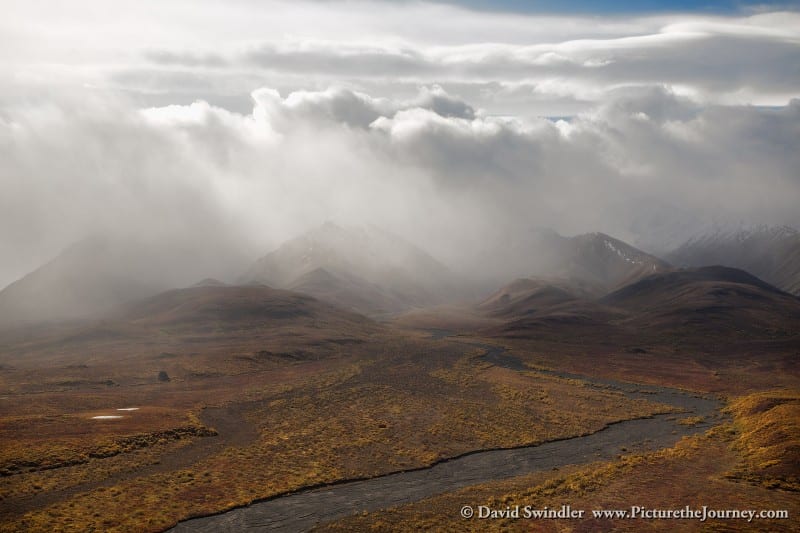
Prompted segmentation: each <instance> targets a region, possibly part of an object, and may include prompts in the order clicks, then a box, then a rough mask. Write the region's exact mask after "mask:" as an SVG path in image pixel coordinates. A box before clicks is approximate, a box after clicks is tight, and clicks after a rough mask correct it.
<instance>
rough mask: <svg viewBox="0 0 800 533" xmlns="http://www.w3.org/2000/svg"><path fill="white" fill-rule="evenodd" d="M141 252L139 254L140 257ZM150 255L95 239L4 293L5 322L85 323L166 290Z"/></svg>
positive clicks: (1, 315)
mask: <svg viewBox="0 0 800 533" xmlns="http://www.w3.org/2000/svg"><path fill="white" fill-rule="evenodd" d="M137 252H138V253H137ZM148 255H149V254H147V253H141V250H137V251H136V252H134V251H133V250H131V249H124V248H120V247H118V246H115V244H114V243H112V242H111V241H109V240H106V239H102V238H91V239H86V240H84V241H81V242H78V243H76V244H74V245H72V246H70V247H69V248H67V249H66V250H64V251H63V252H62V253H61V254H59V255H58V256H57V257H56V258H55V259H53V260H52V261H50V262H49V263H47V264H45V265H43V266H42V267H40V268H38V269H36V270H34V271H33V272H31V273H30V274H27V275H26V276H24V277H23V278H21V279H19V280H17V281H15V282H14V283H12V284H11V285H9V286H8V287H6V288H5V289H3V290H2V291H0V323H2V324H26V323H32V322H39V321H44V322H50V321H60V320H69V319H81V318H86V317H90V316H98V315H101V314H103V313H106V312H108V311H110V310H111V309H113V308H114V307H116V306H117V305H119V304H121V303H123V302H126V301H131V300H134V299H137V298H142V297H144V296H148V295H150V294H154V293H156V292H158V291H159V290H163V289H165V288H166V286H165V284H164V281H162V280H159V276H158V275H157V272H155V271H154V270H157V269H152V268H150V266H149V265H146V264H145V261H146V258H147V257H148Z"/></svg>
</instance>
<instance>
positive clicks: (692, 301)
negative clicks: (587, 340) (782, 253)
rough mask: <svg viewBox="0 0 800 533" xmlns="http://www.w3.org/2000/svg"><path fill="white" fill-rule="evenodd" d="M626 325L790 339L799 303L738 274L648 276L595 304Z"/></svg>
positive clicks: (718, 270) (709, 271)
mask: <svg viewBox="0 0 800 533" xmlns="http://www.w3.org/2000/svg"><path fill="white" fill-rule="evenodd" d="M599 301H600V303H602V304H604V305H608V306H613V307H616V308H620V309H624V310H625V311H627V312H628V313H629V314H630V316H629V318H627V319H626V320H625V321H624V322H625V323H627V324H630V325H636V326H642V327H651V328H661V329H674V330H684V331H689V330H691V331H693V332H694V333H701V332H714V333H725V332H729V333H735V334H747V335H761V334H768V335H772V334H781V335H796V334H797V333H798V329H797V328H798V325H800V299H798V298H797V297H794V296H792V295H790V294H788V293H785V292H783V291H781V290H779V289H777V288H776V287H773V286H772V285H770V284H768V283H766V282H764V281H762V280H760V279H758V278H756V277H755V276H753V275H751V274H749V273H747V272H745V271H743V270H739V269H735V268H728V267H720V266H716V267H702V268H697V269H688V270H678V271H673V272H666V273H660V274H654V275H651V276H648V277H646V278H644V279H641V280H639V281H637V282H635V283H632V284H630V285H627V286H625V287H623V288H621V289H619V290H617V291H615V292H613V293H611V294H608V295H607V296H605V297H603V298H601V299H600V300H599Z"/></svg>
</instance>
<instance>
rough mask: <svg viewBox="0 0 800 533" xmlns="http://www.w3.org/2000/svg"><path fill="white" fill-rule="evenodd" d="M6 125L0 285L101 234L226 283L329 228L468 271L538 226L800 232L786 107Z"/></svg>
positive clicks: (258, 111) (675, 101) (93, 111)
mask: <svg viewBox="0 0 800 533" xmlns="http://www.w3.org/2000/svg"><path fill="white" fill-rule="evenodd" d="M0 116H1V117H2V119H0V157H2V159H3V161H4V165H3V167H2V169H0V183H2V184H3V189H4V191H8V193H7V194H3V195H0V248H1V249H0V253H1V254H2V255H3V257H4V258H11V259H10V260H8V261H4V265H3V268H4V270H3V271H2V272H0V280H3V281H5V282H10V281H12V279H13V278H14V277H15V276H18V275H20V274H22V273H24V272H25V271H26V270H29V269H31V268H32V267H34V266H36V264H37V263H40V262H41V261H43V260H44V259H45V258H47V257H48V256H52V255H53V254H55V253H56V252H57V250H58V249H59V248H61V247H63V246H65V245H67V244H69V243H70V242H72V241H74V240H78V239H80V238H82V237H84V236H85V235H87V234H90V233H96V232H97V231H98V230H102V231H104V232H110V233H114V234H122V235H125V234H128V235H130V234H134V235H136V236H137V238H140V239H142V238H143V239H151V240H156V241H160V242H164V241H166V242H175V243H180V244H181V246H183V247H189V248H192V247H195V248H205V249H208V250H213V251H214V253H213V254H210V255H211V256H212V258H213V257H216V260H211V259H209V262H208V264H207V265H204V266H205V267H206V268H207V269H208V270H209V275H212V274H213V275H218V276H222V277H225V276H226V275H228V276H232V275H235V274H236V273H237V272H236V270H237V268H240V267H241V265H242V263H243V262H246V259H249V258H252V257H255V256H257V255H259V254H261V253H264V252H265V251H267V250H268V249H269V248H270V247H271V246H274V245H275V244H277V243H279V242H280V241H281V240H283V239H286V238H289V237H291V236H293V235H295V234H297V233H299V232H301V231H304V230H306V229H309V228H310V227H312V226H314V225H316V224H319V223H322V222H323V221H325V220H328V219H332V220H336V221H339V222H342V223H349V224H362V223H372V224H376V225H378V226H383V227H386V228H388V229H390V230H393V231H395V232H397V233H399V234H401V235H404V236H406V237H408V238H410V239H412V240H414V241H416V242H420V243H421V244H423V245H424V246H425V247H427V248H428V249H430V250H432V251H433V252H434V253H435V255H438V256H439V257H441V258H442V259H444V260H445V261H447V262H449V263H450V264H451V265H455V266H456V267H457V268H461V269H464V270H468V269H469V268H471V267H470V265H471V261H473V260H474V254H475V253H476V251H477V249H478V248H479V247H480V246H485V245H486V243H491V242H508V241H509V240H512V239H515V238H518V237H519V236H521V235H524V234H525V233H526V232H527V231H529V230H530V229H531V228H533V227H542V226H548V227H553V228H555V229H557V230H559V231H562V232H565V233H578V232H585V231H606V232H608V233H611V234H615V235H618V236H620V237H622V238H625V239H629V240H632V241H635V242H645V243H650V244H653V245H658V244H660V243H663V242H665V241H667V240H669V239H676V238H679V237H686V236H688V235H687V233H689V232H694V231H697V230H699V229H700V228H701V227H702V225H704V224H712V223H714V222H720V221H722V222H738V221H747V222H751V223H787V224H792V225H798V224H800V215H799V214H798V212H797V209H796V206H797V205H798V204H800V180H798V176H797V172H796V169H797V168H800V155H799V154H800V126H798V125H799V124H800V120H798V119H800V101H797V100H795V101H792V102H791V103H790V105H788V106H785V107H781V108H775V109H767V108H757V107H752V106H731V105H709V104H707V103H703V102H699V101H696V100H693V99H690V98H688V97H686V96H682V95H679V94H676V93H674V92H672V91H670V90H669V89H666V88H663V87H658V86H654V87H648V88H633V89H631V88H629V89H624V90H618V91H616V92H612V93H610V95H609V98H608V100H607V101H606V102H605V103H603V104H601V105H597V106H595V107H594V108H593V109H592V110H590V111H588V112H586V113H583V114H581V115H579V116H577V117H574V118H573V119H571V120H570V121H563V120H562V121H557V122H554V121H551V120H545V119H535V118H532V119H525V118H521V117H516V118H509V117H498V116H493V115H490V114H486V113H485V112H483V111H480V110H476V109H475V108H474V107H473V106H471V105H470V104H469V103H468V102H465V101H463V100H461V99H459V98H457V97H455V96H453V95H451V94H449V93H447V92H446V91H445V90H444V89H442V88H441V87H438V86H431V87H427V88H423V89H422V90H421V91H419V93H418V94H417V95H415V96H412V97H410V98H407V99H392V98H386V97H378V96H371V95H368V94H366V93H362V92H358V91H353V90H350V89H347V88H343V87H332V88H329V89H325V90H320V91H299V92H294V93H289V94H286V95H285V96H282V95H281V94H280V93H278V92H277V91H275V90H273V89H269V88H265V89H260V90H257V91H255V92H254V93H253V109H252V112H251V113H247V114H242V113H236V112H232V111H229V110H226V109H223V108H220V107H217V106H213V105H210V104H208V103H205V102H202V101H199V102H195V103H193V104H191V105H171V106H162V107H154V108H147V109H140V108H138V107H137V106H136V105H135V104H134V103H132V102H131V101H130V100H126V99H121V98H118V97H114V98H111V97H107V98H94V99H83V100H82V101H76V100H74V99H71V98H66V97H64V98H63V99H58V98H56V99H53V100H52V101H51V102H50V103H48V104H47V105H31V106H25V107H17V108H6V109H3V113H2V115H0ZM687 221H691V223H692V225H691V226H689V227H687ZM473 266H475V268H477V267H480V269H484V270H486V269H487V268H488V270H491V266H488V267H487V265H473ZM191 281H194V280H193V279H192V280H187V282H191Z"/></svg>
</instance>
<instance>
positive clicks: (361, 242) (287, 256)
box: [240, 222, 454, 315]
mask: <svg viewBox="0 0 800 533" xmlns="http://www.w3.org/2000/svg"><path fill="white" fill-rule="evenodd" d="M240 281H241V282H242V283H253V282H259V283H265V284H267V285H270V286H273V287H280V288H287V289H289V288H291V289H292V290H296V291H301V292H305V293H307V294H311V295H313V296H316V297H318V298H320V299H323V300H326V301H329V302H331V303H334V304H337V305H339V306H341V307H344V308H347V309H352V310H356V311H359V312H362V313H368V314H371V315H376V314H384V313H393V312H398V311H403V310H407V309H410V308H413V307H419V306H425V305H430V304H435V303H439V302H442V301H444V300H445V299H446V297H447V296H448V294H450V293H452V291H453V290H454V285H453V276H452V274H451V273H450V272H449V271H448V269H447V268H446V267H444V266H443V265H441V264H440V263H439V262H437V261H436V260H435V259H434V258H433V257H431V256H430V255H429V254H427V253H426V252H424V251H422V250H420V249H419V248H417V247H416V246H414V245H412V244H410V243H408V242H407V241H405V240H403V239H401V238H399V237H397V236H395V235H392V234H391V233H388V232H385V231H382V230H379V229H377V228H374V227H362V228H342V227H340V226H337V225H335V224H332V223H330V222H329V223H326V224H324V225H322V226H320V227H318V228H316V229H314V230H312V231H310V232H308V233H306V234H304V235H301V236H299V237H297V238H295V239H292V240H290V241H287V242H285V243H284V244H282V245H281V246H280V247H279V248H277V249H276V250H274V251H272V252H270V253H268V254H267V255H265V256H264V257H262V258H261V259H259V260H258V261H256V263H255V264H254V265H253V266H252V267H251V268H250V269H249V270H248V271H247V272H246V273H245V274H244V275H243V276H242V277H241V279H240Z"/></svg>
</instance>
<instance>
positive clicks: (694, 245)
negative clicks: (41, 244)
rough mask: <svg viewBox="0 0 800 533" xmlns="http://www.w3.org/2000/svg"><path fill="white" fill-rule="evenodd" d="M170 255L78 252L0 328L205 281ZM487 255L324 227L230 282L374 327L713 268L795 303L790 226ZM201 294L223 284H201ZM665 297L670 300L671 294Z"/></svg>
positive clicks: (93, 311) (563, 241)
mask: <svg viewBox="0 0 800 533" xmlns="http://www.w3.org/2000/svg"><path fill="white" fill-rule="evenodd" d="M174 248H175V247H171V248H168V247H164V246H152V245H143V244H137V243H130V242H121V241H115V240H112V239H99V238H94V239H87V240H85V241H82V242H79V243H77V244H75V245H73V246H71V247H69V248H68V249H66V250H65V251H64V252H63V253H61V254H60V255H59V256H57V257H56V258H55V259H54V260H52V261H51V262H49V263H47V264H45V265H43V266H42V267H40V268H38V269H36V270H35V271H33V272H31V273H30V274H28V275H26V276H24V277H23V278H21V279H19V280H17V281H15V282H14V283H12V284H11V285H9V286H8V287H6V288H5V289H3V290H2V291H0V327H9V326H11V327H13V326H15V325H23V324H29V323H36V322H56V321H65V320H82V319H86V318H98V317H103V316H105V315H107V314H108V313H111V312H112V311H113V310H115V309H118V308H120V307H121V306H123V305H126V304H130V303H131V302H135V301H137V300H141V299H144V298H147V297H151V296H153V295H155V294H158V293H160V292H163V291H165V290H168V289H173V288H175V287H182V286H187V285H188V284H190V283H191V282H192V281H194V280H197V279H201V278H204V277H206V276H208V275H209V272H207V271H205V267H206V265H207V264H208V262H207V256H208V255H209V254H210V253H211V252H209V254H206V255H205V256H204V255H202V254H201V255H198V254H197V253H190V252H181V251H180V250H177V251H176V250H175V249H174ZM486 249H487V253H486V254H484V256H481V257H483V259H481V260H480V261H479V262H477V263H475V264H474V265H472V266H473V268H474V269H475V270H476V271H478V272H480V271H481V269H484V270H485V271H486V276H485V277H484V278H483V279H480V280H476V279H475V278H473V279H472V280H471V281H468V280H467V279H462V278H460V277H459V276H456V275H455V274H454V273H453V272H452V271H451V270H450V269H449V268H448V267H446V266H444V265H443V264H441V263H440V262H438V261H437V260H436V259H434V258H433V256H431V255H430V254H428V253H427V252H425V251H423V250H422V249H420V248H418V247H417V246H415V245H413V244H411V243H409V242H408V241H406V240H404V239H402V238H400V237H398V236H396V235H393V234H391V233H389V232H386V231H383V230H380V229H378V228H374V227H369V226H368V227H357V228H345V227H341V226H338V225H336V224H332V223H326V224H324V225H322V226H319V227H317V228H315V229H314V230H312V231H309V232H307V233H305V234H303V235H300V236H298V237H295V238H293V239H291V240H289V241H286V242H285V243H283V244H282V245H280V246H279V247H278V248H276V249H274V250H273V251H271V252H269V253H267V254H266V255H264V256H263V257H262V258H260V259H258V260H257V261H255V262H254V263H253V264H252V265H251V266H250V267H249V268H247V269H246V271H245V272H244V274H243V275H241V276H240V277H239V279H237V280H236V282H237V283H238V284H239V285H266V286H269V287H272V288H275V289H285V290H290V291H293V292H296V293H303V294H307V295H311V296H313V297H315V298H317V299H319V300H322V301H325V302H328V303H330V304H333V305H335V306H336V307H339V308H341V309H344V310H349V311H355V312H358V313H361V314H365V315H369V316H372V317H389V316H393V315H396V314H398V313H402V312H405V311H408V310H412V309H418V308H426V307H431V306H434V305H437V304H441V303H453V302H458V301H465V300H468V299H472V300H473V301H474V300H475V299H477V296H476V295H477V294H479V293H480V291H483V294H486V293H488V292H489V289H487V288H488V287H491V288H495V287H497V286H500V285H502V283H503V282H506V283H507V281H508V280H511V279H515V278H516V279H517V281H515V282H513V283H511V284H510V285H505V286H504V287H503V288H502V289H500V290H498V291H496V292H494V294H492V295H491V297H489V298H488V299H486V300H485V301H484V302H483V303H482V304H481V306H480V312H482V313H485V314H486V315H489V316H493V317H496V318H513V317H522V316H525V317H531V316H534V315H536V314H537V313H541V312H542V311H543V310H551V311H552V310H553V309H554V308H555V307H558V308H559V309H567V308H570V306H572V309H573V311H574V308H575V306H576V305H581V306H584V311H585V313H584V316H590V315H591V316H594V314H596V313H595V312H598V313H600V314H601V315H603V316H606V315H607V314H608V313H611V314H614V313H616V312H617V311H618V310H619V309H618V308H619V306H617V305H611V303H612V302H611V300H607V299H606V300H604V299H602V297H603V296H604V295H609V293H614V291H618V290H620V289H622V288H625V287H636V286H637V285H636V283H637V282H639V281H642V280H645V279H650V278H652V276H654V275H667V274H669V273H671V272H674V271H676V270H677V268H678V267H689V268H694V267H700V266H712V265H722V266H728V267H735V268H738V269H742V270H745V271H747V272H749V273H750V274H752V275H754V276H756V277H757V278H760V279H762V280H764V281H765V282H767V283H769V284H772V285H775V286H776V287H778V288H779V289H781V290H783V291H787V292H791V293H794V294H800V233H798V232H797V231H795V230H793V229H791V228H785V227H779V228H758V229H756V230H753V231H748V232H734V233H716V234H713V235H708V236H704V237H700V238H696V239H693V240H691V241H689V242H687V243H685V244H684V245H682V246H681V247H679V248H678V249H676V250H675V251H674V252H672V253H670V254H669V255H668V257H667V258H668V260H669V262H667V261H664V260H662V259H660V258H658V257H655V256H653V255H651V254H648V253H645V252H643V251H641V250H639V249H637V248H635V247H633V246H631V245H629V244H627V243H625V242H623V241H621V240H619V239H616V238H614V237H611V236H609V235H606V234H604V233H587V234H583V235H578V236H574V237H564V236H561V235H559V234H557V233H555V232H553V231H536V232H531V233H529V234H526V235H522V236H521V237H520V238H517V239H510V240H509V242H507V243H503V242H500V243H487V248H486ZM670 263H672V265H674V266H672V265H671V264H670ZM243 270H244V269H243ZM504 276H506V277H504ZM498 279H501V280H503V281H500V282H498V281H496V280H498ZM199 285H200V286H224V285H225V284H224V283H222V282H220V281H216V280H212V279H205V280H204V281H203V282H201V283H200V284H199ZM751 285H752V283H751ZM759 290H763V288H761V289H759ZM662 297H663V298H667V299H671V296H670V295H668V294H666V293H665V294H664V295H662ZM607 298H610V296H608V297H607ZM743 304H744V302H743ZM587 306H588V307H587ZM598 306H600V307H598ZM612 307H613V308H615V309H617V310H616V311H615V310H610V309H611V308H612ZM601 308H602V309H601ZM570 312H572V311H570Z"/></svg>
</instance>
